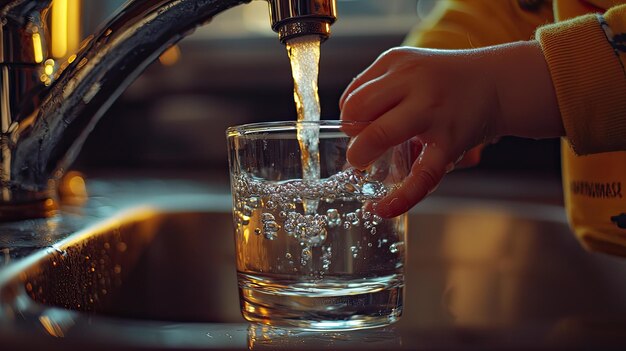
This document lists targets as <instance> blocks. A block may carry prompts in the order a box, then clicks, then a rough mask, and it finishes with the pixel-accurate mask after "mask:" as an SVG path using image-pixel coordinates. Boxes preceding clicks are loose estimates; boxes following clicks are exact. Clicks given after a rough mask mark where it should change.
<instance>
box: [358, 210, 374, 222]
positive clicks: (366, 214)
mask: <svg viewBox="0 0 626 351" xmlns="http://www.w3.org/2000/svg"><path fill="white" fill-rule="evenodd" d="M361 218H363V219H364V220H366V221H368V220H369V219H370V218H372V212H370V211H363V214H362V215H361Z"/></svg>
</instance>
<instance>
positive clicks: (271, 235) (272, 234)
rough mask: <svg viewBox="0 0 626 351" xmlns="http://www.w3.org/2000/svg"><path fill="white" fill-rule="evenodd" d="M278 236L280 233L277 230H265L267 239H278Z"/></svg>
mask: <svg viewBox="0 0 626 351" xmlns="http://www.w3.org/2000/svg"><path fill="white" fill-rule="evenodd" d="M277 237H278V233H276V232H265V239H267V240H276V238H277Z"/></svg>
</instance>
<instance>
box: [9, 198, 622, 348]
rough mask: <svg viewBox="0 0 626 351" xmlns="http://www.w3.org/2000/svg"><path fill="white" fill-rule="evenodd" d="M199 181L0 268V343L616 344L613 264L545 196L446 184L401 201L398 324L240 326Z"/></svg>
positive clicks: (221, 221)
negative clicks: (416, 202) (447, 190)
mask: <svg viewBox="0 0 626 351" xmlns="http://www.w3.org/2000/svg"><path fill="white" fill-rule="evenodd" d="M203 191H205V190H203V189H200V190H199V191H198V192H194V191H191V192H189V193H187V194H179V195H177V196H176V197H175V200H172V199H173V198H172V197H169V196H164V197H160V198H158V199H157V198H154V197H153V198H149V197H147V198H146V199H145V200H142V199H139V200H136V201H134V202H133V203H127V204H126V205H124V206H119V208H114V209H113V210H111V211H110V212H111V213H110V214H107V215H106V216H103V218H96V219H95V220H93V223H91V224H89V225H87V226H85V227H84V228H81V229H79V230H76V231H75V232H73V233H70V234H69V235H67V236H66V237H64V238H62V239H60V240H58V241H55V242H54V243H53V244H52V245H51V246H49V247H46V248H42V249H39V250H35V251H34V252H32V253H30V254H28V255H26V256H25V257H22V258H20V259H17V260H15V261H14V262H12V263H10V264H8V265H6V266H5V267H0V344H1V345H9V346H14V347H17V346H20V347H24V346H25V345H26V346H27V348H28V347H32V348H41V347H44V348H46V349H54V348H55V347H56V348H58V349H64V350H67V349H83V348H90V349H94V348H98V347H101V348H102V349H111V348H118V349H123V348H128V349H142V348H143V349H154V348H159V349H225V348H226V349H246V348H256V349H264V348H266V349H274V348H282V349H291V348H293V347H300V348H333V349H341V348H344V349H362V348H366V349H368V348H369V349H377V348H384V349H394V348H397V349H420V348H422V349H432V348H453V349H463V348H476V347H479V348H520V347H521V348H530V349H542V348H549V347H554V346H558V347H563V348H579V347H588V346H590V345H593V346H597V345H602V346H604V347H616V348H618V347H623V346H624V345H626V337H625V336H623V334H624V333H623V332H622V331H623V330H625V328H626V317H623V316H626V299H625V298H624V296H626V261H623V260H621V259H617V258H613V257H610V256H606V255H601V254H594V253H589V252H586V251H584V250H583V249H582V248H581V247H580V246H579V244H578V243H577V242H576V240H575V238H574V237H573V235H572V234H571V233H570V230H569V229H568V227H567V224H566V220H565V217H564V212H563V209H562V208H561V207H559V206H555V205H547V204H539V203H527V202H516V201H505V200H498V201H496V200H480V199H473V198H454V197H451V196H444V197H437V196H434V197H431V198H429V199H428V200H427V201H425V202H424V203H423V204H421V205H420V206H418V207H416V208H415V209H414V210H413V211H412V212H411V213H410V216H409V235H408V243H407V250H408V251H407V267H406V273H407V276H406V281H407V286H406V292H405V303H404V313H403V317H402V318H401V320H400V322H398V323H396V324H395V325H392V326H389V327H386V328H379V329H373V330H366V331H355V332H341V333H309V332H299V331H295V330H278V329H274V328H268V327H264V326H257V325H249V324H248V323H246V322H245V321H244V320H243V318H242V317H241V314H240V312H239V296H238V291H237V281H236V273H235V256H234V239H233V234H232V224H231V220H232V217H231V213H230V212H229V211H228V209H229V207H230V202H229V201H230V200H229V197H228V196H227V195H223V196H213V195H211V194H209V193H206V194H204V193H202V192H203ZM216 203H219V205H218V206H216V205H215V204H216ZM113 207H115V206H113ZM60 216H61V217H62V216H67V214H61V215H60ZM9 349H11V347H9Z"/></svg>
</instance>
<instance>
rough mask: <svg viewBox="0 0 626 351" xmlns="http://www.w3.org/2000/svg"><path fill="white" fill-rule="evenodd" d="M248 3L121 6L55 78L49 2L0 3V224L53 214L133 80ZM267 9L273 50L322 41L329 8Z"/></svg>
mask: <svg viewBox="0 0 626 351" xmlns="http://www.w3.org/2000/svg"><path fill="white" fill-rule="evenodd" d="M250 1H251V0H130V1H128V2H127V3H126V4H125V5H124V7H123V8H122V9H121V10H119V11H118V12H117V14H116V15H115V16H114V17H113V18H112V19H111V20H110V21H109V22H108V23H107V24H106V25H105V26H104V27H102V29H101V30H100V31H99V32H98V33H97V34H95V35H93V36H91V37H90V38H91V39H90V40H89V41H87V42H86V43H85V44H84V45H83V47H82V48H81V50H80V51H79V52H78V53H77V54H76V55H73V56H71V57H70V59H68V62H67V63H66V64H63V65H61V67H62V69H61V70H60V71H59V72H58V73H57V74H54V75H50V74H49V73H45V75H44V72H47V70H45V69H47V68H49V67H48V66H46V67H44V64H43V63H44V62H49V61H50V60H46V58H47V50H46V42H45V39H46V38H47V37H49V33H47V30H48V28H47V25H46V21H45V17H46V14H47V13H48V12H49V7H50V4H51V2H52V0H0V82H1V84H0V221H1V220H16V219H21V218H29V217H42V216H46V215H49V214H50V213H53V212H54V210H55V204H56V201H53V200H54V199H56V184H57V183H58V181H59V180H60V178H61V176H62V175H63V174H64V172H65V171H66V170H67V168H68V167H69V166H70V165H71V163H72V162H73V161H74V159H75V158H76V156H77V154H78V152H79V150H80V148H81V146H82V145H83V143H84V141H85V139H86V138H87V136H88V134H89V133H90V132H91V130H92V129H93V128H94V126H95V125H96V123H97V122H98V120H99V119H100V117H102V115H103V114H104V112H105V111H106V110H107V109H108V108H109V107H110V106H111V104H112V103H113V102H114V101H115V100H116V99H117V98H118V97H119V96H120V95H121V94H122V92H123V91H124V90H125V89H126V88H127V87H128V86H129V85H130V84H131V83H132V82H133V81H134V80H135V78H136V77H137V76H139V74H141V72H143V71H144V69H145V68H146V67H147V66H148V65H149V64H150V63H151V62H152V61H154V60H155V59H157V58H158V57H159V55H160V54H161V53H163V52H164V51H165V50H166V49H167V48H169V47H170V46H172V45H173V44H175V43H176V42H178V41H179V40H180V39H182V38H183V37H185V36H186V35H188V34H190V33H191V32H193V30H194V29H195V28H196V27H197V26H199V25H201V24H203V23H206V22H208V21H209V20H211V18H213V16H215V15H216V14H218V13H220V12H222V11H224V10H227V9H229V8H231V7H234V6H236V5H240V4H244V3H248V2H250ZM267 1H268V3H269V9H270V18H271V23H272V28H273V29H274V30H275V31H276V32H278V34H279V38H280V39H281V41H283V42H285V41H287V40H288V39H289V38H292V37H294V36H299V35H309V34H316V35H319V36H320V37H321V38H322V39H326V38H327V37H328V36H329V35H330V24H331V23H333V21H334V20H335V18H336V15H335V13H336V6H335V0H267ZM27 48H30V50H26V49H27ZM33 48H34V49H35V50H34V51H33ZM33 52H34V55H33ZM40 77H49V79H46V80H45V83H44V80H43V79H41V81H40ZM112 133H115V131H112ZM112 140H113V137H112Z"/></svg>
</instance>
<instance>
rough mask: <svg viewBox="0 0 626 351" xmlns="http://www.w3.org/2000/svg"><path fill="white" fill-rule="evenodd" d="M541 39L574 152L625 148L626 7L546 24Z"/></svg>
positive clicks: (539, 34) (541, 29)
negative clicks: (601, 13) (602, 13)
mask: <svg viewBox="0 0 626 351" xmlns="http://www.w3.org/2000/svg"><path fill="white" fill-rule="evenodd" d="M536 38H537V40H538V41H539V42H540V43H541V46H542V49H543V52H544V56H545V58H546V61H547V63H548V67H549V69H550V74H551V76H552V81H553V83H554V88H555V91H556V96H557V99H558V103H559V109H560V110H561V116H562V118H563V125H564V127H565V131H566V133H567V138H568V140H569V142H570V145H571V146H572V148H573V150H574V151H575V152H576V153H577V154H579V155H584V154H591V153H599V152H608V151H619V150H626V70H625V68H624V67H625V65H626V5H619V6H615V7H613V8H611V9H610V10H609V11H607V12H606V13H605V14H604V15H599V14H590V15H586V16H582V17H577V18H574V19H571V20H568V21H564V22H559V23H556V24H552V25H548V26H545V27H541V28H539V29H538V30H537V35H536Z"/></svg>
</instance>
